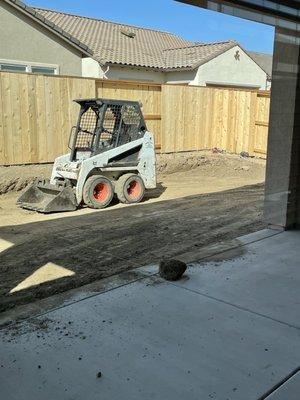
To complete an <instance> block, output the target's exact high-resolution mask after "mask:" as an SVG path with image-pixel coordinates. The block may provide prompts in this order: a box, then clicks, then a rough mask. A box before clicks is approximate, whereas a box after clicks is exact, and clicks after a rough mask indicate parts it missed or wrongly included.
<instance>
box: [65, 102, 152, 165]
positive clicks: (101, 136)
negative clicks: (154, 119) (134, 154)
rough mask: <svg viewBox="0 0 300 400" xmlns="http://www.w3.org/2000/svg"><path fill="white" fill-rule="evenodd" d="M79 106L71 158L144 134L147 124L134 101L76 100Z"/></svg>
mask: <svg viewBox="0 0 300 400" xmlns="http://www.w3.org/2000/svg"><path fill="white" fill-rule="evenodd" d="M75 101H76V102H77V103H78V104H79V105H80V107H81V108H80V112H79V118H78V122H77V125H76V126H74V127H73V128H72V130H71V135H70V140H69V148H70V149H71V156H70V161H77V160H79V159H87V158H89V157H91V156H94V155H96V154H99V153H101V152H104V151H107V150H111V149H113V148H115V147H119V146H121V145H124V144H126V143H129V142H131V141H133V140H136V139H139V138H141V137H143V136H144V133H145V132H146V130H147V128H146V124H145V121H144V118H143V115H142V112H141V104H140V103H139V102H137V101H126V100H123V101H120V100H111V99H98V98H96V99H84V100H75Z"/></svg>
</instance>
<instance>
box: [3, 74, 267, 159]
mask: <svg viewBox="0 0 300 400" xmlns="http://www.w3.org/2000/svg"><path fill="white" fill-rule="evenodd" d="M95 96H97V97H106V98H115V99H131V100H140V101H142V103H143V113H144V115H145V119H146V123H147V127H148V129H149V130H150V131H152V132H153V133H154V135H155V141H156V145H157V149H158V150H159V151H161V152H178V151H189V150H201V149H210V148H213V147H218V148H221V149H224V150H226V151H228V152H231V153H239V152H241V151H247V152H248V153H249V154H250V155H256V156H263V155H265V154H266V147H267V133H268V116H269V103H270V99H269V94H268V93H267V92H256V91H250V90H245V91H244V90H232V89H223V88H222V89H221V88H219V89H218V88H207V87H195V86H194V87H191V86H181V85H159V84H152V83H144V82H141V83H136V82H125V81H102V80H97V79H90V78H77V77H65V76H43V75H34V74H15V73H9V72H0V164H1V165H11V164H28V163H43V162H51V161H53V159H54V158H55V157H56V156H57V155H59V154H63V153H65V152H66V151H67V142H68V137H69V132H70V129H71V127H72V126H73V125H74V124H75V123H76V118H77V114H78V105H77V104H75V103H74V102H73V101H72V100H73V99H76V98H90V97H95Z"/></svg>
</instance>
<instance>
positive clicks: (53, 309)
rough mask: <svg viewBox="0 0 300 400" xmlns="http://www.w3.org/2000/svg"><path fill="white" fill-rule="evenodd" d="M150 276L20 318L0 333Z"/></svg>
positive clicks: (4, 326)
mask: <svg viewBox="0 0 300 400" xmlns="http://www.w3.org/2000/svg"><path fill="white" fill-rule="evenodd" d="M150 276H152V275H144V276H141V277H140V278H137V279H134V280H132V281H130V282H126V283H123V284H121V285H117V286H115V287H113V288H110V289H106V290H104V291H103V292H99V293H94V294H91V295H89V296H86V297H84V298H82V299H78V300H74V301H70V303H68V304H63V305H61V306H59V307H54V308H52V309H51V310H47V311H45V312H42V313H40V314H35V315H31V316H30V317H26V318H21V319H20V320H16V321H13V322H12V323H8V324H4V325H2V326H1V325H0V331H1V330H2V329H4V328H6V327H8V326H14V325H17V324H20V323H22V322H24V321H30V320H31V319H34V318H39V317H42V316H43V315H47V314H50V313H52V312H54V311H57V310H61V309H63V308H65V307H68V306H72V305H74V304H77V303H80V302H81V301H84V300H88V299H91V298H93V297H96V296H100V295H101V294H103V293H108V292H111V291H112V290H114V289H119V288H121V287H123V286H127V285H130V284H131V283H135V282H138V281H140V280H142V279H145V278H148V277H150ZM50 297H51V296H50Z"/></svg>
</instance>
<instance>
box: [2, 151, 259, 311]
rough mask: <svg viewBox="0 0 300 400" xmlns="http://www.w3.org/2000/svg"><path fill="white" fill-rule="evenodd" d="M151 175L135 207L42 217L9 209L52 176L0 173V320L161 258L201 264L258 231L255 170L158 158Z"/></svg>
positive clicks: (221, 161)
mask: <svg viewBox="0 0 300 400" xmlns="http://www.w3.org/2000/svg"><path fill="white" fill-rule="evenodd" d="M157 170H158V187H157V189H155V190H153V191H149V192H148V193H147V196H146V198H145V200H144V201H143V203H141V204H138V205H131V206H128V205H123V204H118V203H117V202H114V203H113V204H112V206H110V207H108V208H106V209H104V210H91V209H88V208H81V209H79V210H77V211H75V212H69V213H60V214H50V215H43V214H38V213H35V212H32V211H26V210H23V209H20V208H18V207H17V206H16V205H15V202H16V199H17V197H18V196H19V193H18V190H19V189H20V188H21V186H23V187H24V186H26V184H25V182H27V183H28V182H29V181H30V180H33V179H34V178H35V177H36V176H41V175H42V176H44V177H49V174H50V171H51V166H49V165H47V166H46V165H42V166H29V167H28V166H22V167H2V168H0V182H1V187H2V190H3V191H4V192H7V193H6V194H3V195H1V196H0V310H5V309H8V308H11V307H14V306H16V305H18V304H22V303H27V302H32V301H34V300H35V299H38V298H44V297H47V296H50V295H52V294H54V293H59V292H63V291H65V290H68V289H71V288H74V287H79V286H82V285H84V284H87V283H90V282H93V281H95V280H98V279H101V278H104V277H107V276H110V275H114V274H116V273H119V272H122V271H125V270H129V269H132V268H135V267H140V266H143V265H147V264H151V263H158V262H159V261H160V260H161V259H162V257H168V258H174V257H175V258H176V256H179V255H182V254H183V253H188V252H197V254H199V258H200V257H201V248H202V247H205V246H207V245H209V244H212V243H216V242H219V241H224V240H227V239H234V238H236V237H238V236H240V235H243V234H246V233H250V232H253V231H256V230H258V229H261V228H263V227H264V223H263V221H262V205H263V191H264V184H263V182H264V174H265V162H264V161H263V160H254V159H249V158H241V157H239V156H231V155H225V154H212V153H209V152H201V153H200V152H199V153H188V154H177V155H176V156H175V155H164V156H159V157H158V162H157ZM43 174H44V175H43ZM8 182H10V184H8ZM14 182H15V183H14ZM5 185H6V186H5ZM5 187H6V189H4V188H5ZM124 208H126V210H124Z"/></svg>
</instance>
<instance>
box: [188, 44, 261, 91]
mask: <svg viewBox="0 0 300 400" xmlns="http://www.w3.org/2000/svg"><path fill="white" fill-rule="evenodd" d="M237 51H239V54H240V57H239V59H236V58H235V54H236V52H237ZM207 83H213V84H220V85H236V86H252V87H259V88H260V89H262V90H265V89H266V85H267V74H266V73H265V72H264V71H263V70H262V69H261V68H260V67H259V66H258V65H257V64H256V63H255V62H254V61H253V60H252V59H251V58H250V57H249V56H248V55H247V54H246V53H245V52H244V51H243V50H242V49H241V48H240V47H239V46H235V47H233V48H232V49H230V50H228V51H226V52H225V53H223V54H221V55H220V56H218V57H216V58H214V59H213V60H211V61H209V62H208V63H206V64H204V65H202V66H200V67H199V68H198V71H197V74H196V76H195V79H194V80H193V81H191V83H190V84H191V85H199V86H206V84H207Z"/></svg>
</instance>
